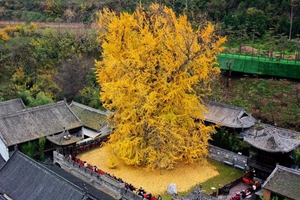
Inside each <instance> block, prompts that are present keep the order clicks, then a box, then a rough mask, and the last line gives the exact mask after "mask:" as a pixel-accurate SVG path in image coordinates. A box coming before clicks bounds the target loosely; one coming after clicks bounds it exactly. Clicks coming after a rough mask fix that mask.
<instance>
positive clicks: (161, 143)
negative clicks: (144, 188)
mask: <svg viewBox="0 0 300 200" xmlns="http://www.w3.org/2000/svg"><path fill="white" fill-rule="evenodd" d="M98 25H99V33H100V42H102V48H103V52H102V60H100V61H97V62H96V67H97V71H96V73H97V76H98V81H99V83H100V85H101V89H102V90H101V100H102V102H103V105H104V107H106V108H107V109H109V110H113V111H114V114H113V115H112V116H111V120H112V121H113V124H114V127H113V128H114V133H113V134H112V135H111V136H110V140H109V146H110V147H111V150H112V153H114V154H115V155H116V156H118V157H119V158H121V159H122V160H124V161H125V162H126V163H127V164H135V165H147V167H148V168H152V169H154V168H166V169H171V168H173V167H174V164H175V163H176V161H179V160H182V159H185V160H186V161H188V162H193V161H204V159H203V158H205V157H206V156H207V153H208V152H207V148H206V147H207V145H208V140H209V139H210V138H211V134H212V133H214V131H215V129H214V127H213V126H205V125H204V124H203V121H202V120H203V112H204V111H205V107H204V104H203V102H202V98H203V97H204V95H205V92H204V91H207V89H208V87H209V84H208V83H209V80H210V75H211V74H215V73H218V72H219V70H217V69H216V68H214V67H213V66H214V65H215V64H216V54H218V53H220V52H221V51H222V50H223V47H222V46H221V45H222V44H223V43H224V42H225V38H220V37H218V36H216V34H215V33H214V27H213V26H212V25H211V24H210V23H207V24H201V25H200V26H201V27H199V28H198V29H196V30H194V29H193V28H192V26H191V24H190V23H189V22H188V21H187V17H186V16H185V15H184V16H179V17H176V14H175V13H174V12H173V10H172V9H169V8H167V7H163V6H160V5H158V4H151V6H150V7H149V10H147V11H146V10H144V9H143V8H142V7H139V8H137V9H136V10H135V12H134V13H133V14H128V13H121V14H120V15H117V14H116V13H115V12H113V11H109V10H108V9H104V10H103V11H102V12H101V13H100V14H99V23H98ZM198 84H200V85H201V88H199V87H196V85H198ZM195 88H197V92H196V90H195ZM201 90H202V92H201ZM199 91H200V92H199ZM197 93H198V94H200V96H199V95H197Z"/></svg>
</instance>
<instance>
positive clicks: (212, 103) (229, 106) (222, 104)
mask: <svg viewBox="0 0 300 200" xmlns="http://www.w3.org/2000/svg"><path fill="white" fill-rule="evenodd" d="M205 103H209V104H211V105H220V106H223V107H226V108H231V109H234V110H240V111H245V108H244V107H239V106H233V105H229V104H225V103H220V102H217V101H211V100H204V104H205ZM245 113H247V112H246V111H245ZM247 114H248V113H247ZM248 115H250V114H248Z"/></svg>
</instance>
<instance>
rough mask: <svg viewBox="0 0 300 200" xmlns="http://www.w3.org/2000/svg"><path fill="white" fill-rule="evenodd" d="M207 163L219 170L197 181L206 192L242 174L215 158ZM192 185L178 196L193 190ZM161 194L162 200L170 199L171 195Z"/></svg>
mask: <svg viewBox="0 0 300 200" xmlns="http://www.w3.org/2000/svg"><path fill="white" fill-rule="evenodd" d="M209 163H210V164H211V165H213V166H215V167H216V169H217V170H218V172H219V175H218V176H215V177H213V178H211V179H209V180H207V181H205V182H203V183H199V184H201V185H202V191H203V192H204V193H206V194H211V193H212V192H213V190H212V189H211V187H215V188H216V189H218V188H220V187H222V186H224V185H226V184H227V183H230V182H231V181H233V180H235V179H237V178H240V177H241V176H242V175H243V174H244V173H243V172H242V171H240V170H236V169H234V168H232V167H228V166H226V165H224V164H223V163H220V162H218V161H215V160H209ZM194 187H195V186H194ZM194 187H192V188H191V189H189V190H188V191H185V192H181V193H179V194H178V196H179V197H182V196H186V195H188V194H190V193H191V192H192V191H193V190H194ZM161 196H162V198H163V200H171V199H172V196H170V195H168V194H166V193H165V194H163V195H161Z"/></svg>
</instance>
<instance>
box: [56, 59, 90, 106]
mask: <svg viewBox="0 0 300 200" xmlns="http://www.w3.org/2000/svg"><path fill="white" fill-rule="evenodd" d="M93 66H94V61H93V59H92V58H87V57H83V58H80V57H78V56H73V57H72V58H71V59H68V60H62V68H61V69H60V70H59V73H58V75H56V76H55V81H56V82H57V84H58V85H59V86H60V87H61V88H62V91H63V95H64V97H65V98H66V99H67V101H71V100H73V99H74V98H75V97H76V96H77V95H78V93H79V91H80V90H81V89H82V88H83V87H84V86H85V84H86V83H87V82H88V80H87V79H88V73H89V71H90V69H91V68H92V67H93Z"/></svg>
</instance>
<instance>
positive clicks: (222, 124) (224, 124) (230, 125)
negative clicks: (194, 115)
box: [203, 117, 253, 129]
mask: <svg viewBox="0 0 300 200" xmlns="http://www.w3.org/2000/svg"><path fill="white" fill-rule="evenodd" d="M203 121H206V122H211V123H215V124H218V125H221V126H226V127H229V128H242V129H244V128H250V127H252V126H253V125H252V126H233V125H232V124H227V123H220V122H217V121H216V120H210V119H207V118H205V117H204V120H203Z"/></svg>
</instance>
